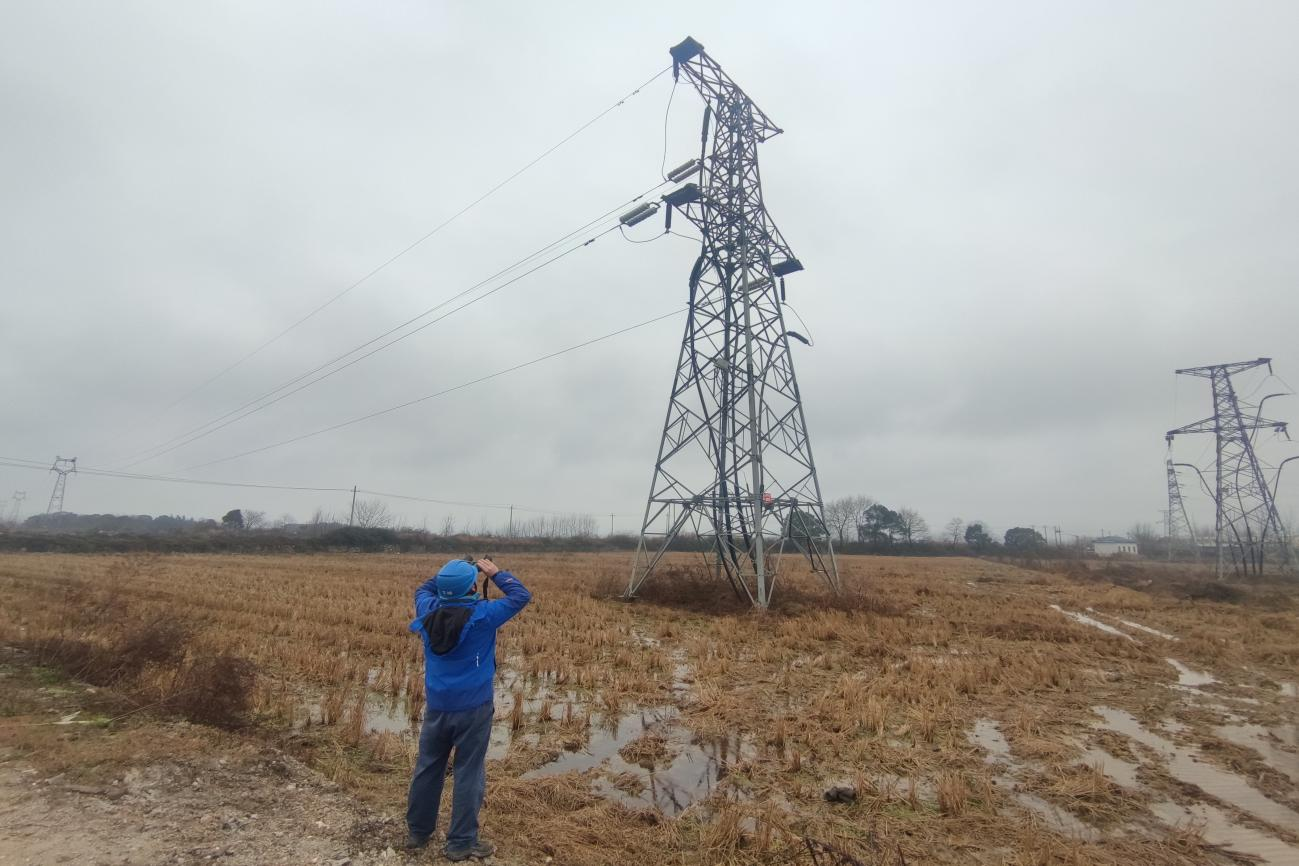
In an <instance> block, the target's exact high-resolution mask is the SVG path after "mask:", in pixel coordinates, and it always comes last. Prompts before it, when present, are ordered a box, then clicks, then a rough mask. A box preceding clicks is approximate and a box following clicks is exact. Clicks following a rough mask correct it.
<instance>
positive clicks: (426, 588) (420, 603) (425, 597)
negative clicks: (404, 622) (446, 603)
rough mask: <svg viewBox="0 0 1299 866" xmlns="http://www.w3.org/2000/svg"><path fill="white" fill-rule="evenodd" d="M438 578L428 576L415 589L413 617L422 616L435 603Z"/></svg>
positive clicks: (418, 617)
mask: <svg viewBox="0 0 1299 866" xmlns="http://www.w3.org/2000/svg"><path fill="white" fill-rule="evenodd" d="M437 600H438V579H437V578H436V577H430V578H429V579H428V580H426V581H424V582H423V583H421V584H420V586H419V589H417V590H415V619H420V618H422V617H423V616H424V615H425V614H427V613H428V612H429V611H430V610H432V609H433V608H434V607H435V606H436V605H437Z"/></svg>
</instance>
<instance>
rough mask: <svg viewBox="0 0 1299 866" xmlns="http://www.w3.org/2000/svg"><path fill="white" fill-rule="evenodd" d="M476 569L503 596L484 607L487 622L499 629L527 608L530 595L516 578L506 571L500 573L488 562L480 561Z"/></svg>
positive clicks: (530, 598)
mask: <svg viewBox="0 0 1299 866" xmlns="http://www.w3.org/2000/svg"><path fill="white" fill-rule="evenodd" d="M478 567H479V568H481V569H482V570H483V572H484V573H485V574H486V575H487V576H488V577H490V578H491V579H492V583H494V584H496V588H497V589H499V590H500V591H501V592H502V593H503V594H504V596H505V597H504V598H497V599H493V600H491V601H489V602H487V605H486V611H487V621H488V622H489V623H491V624H492V627H493V628H500V627H501V626H502V625H504V624H505V623H507V622H509V620H510V618H511V617H513V616H514V615H515V614H517V613H518V612H519V611H521V610H523V609H524V608H525V607H527V606H528V602H530V601H532V593H530V592H528V588H527V587H526V586H524V585H523V584H522V583H520V582H519V579H518V578H517V577H515V576H514V575H512V574H510V573H509V572H508V571H500V570H499V569H497V568H496V566H495V564H493V563H492V562H490V561H489V560H485V559H484V560H481V561H480V562H479V563H478Z"/></svg>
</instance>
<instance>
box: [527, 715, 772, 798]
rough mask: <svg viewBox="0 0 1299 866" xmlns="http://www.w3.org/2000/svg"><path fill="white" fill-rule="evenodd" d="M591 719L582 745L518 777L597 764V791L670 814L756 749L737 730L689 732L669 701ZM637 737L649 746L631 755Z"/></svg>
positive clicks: (706, 793) (708, 792) (703, 794)
mask: <svg viewBox="0 0 1299 866" xmlns="http://www.w3.org/2000/svg"><path fill="white" fill-rule="evenodd" d="M592 725H593V727H592V732H591V737H590V740H589V741H588V743H587V745H586V747H585V748H583V749H581V750H578V751H573V752H565V753H564V754H562V755H560V756H559V757H558V758H556V759H555V760H554V761H552V762H550V763H549V764H546V765H545V766H544V767H540V768H538V769H536V770H533V771H531V772H529V773H525V774H524V776H523V778H525V779H536V778H541V777H544V776H553V775H557V774H559V773H568V772H585V771H589V770H599V771H601V775H600V776H599V777H597V778H596V779H595V780H594V788H595V790H596V792H597V793H599V794H601V795H602V796H605V797H608V798H609V799H612V800H616V801H618V802H620V803H623V804H624V805H627V806H630V807H632V808H646V807H648V808H653V809H657V810H658V811H660V812H662V813H663V814H665V815H673V816H675V815H679V814H681V812H683V811H684V810H685V809H686V808H687V807H689V806H690V805H691V804H692V803H695V802H698V801H700V800H705V799H707V798H708V797H710V796H712V794H713V793H714V792H716V791H717V790H718V788H719V786H720V785H721V783H722V782H723V780H724V779H725V778H726V775H727V772H728V771H729V768H730V766H731V765H732V764H734V763H736V762H738V761H742V760H748V759H751V758H753V757H754V756H755V755H756V754H757V749H756V748H755V747H754V744H753V743H752V742H751V741H750V740H748V739H747V738H746V737H744V736H742V735H739V734H731V735H728V736H726V737H721V738H717V739H704V738H700V737H696V736H694V735H693V734H692V733H691V732H690V730H689V729H688V728H686V727H685V726H684V725H682V724H681V723H680V721H679V720H678V714H677V710H676V708H675V707H657V708H652V709H645V710H640V711H637V712H634V713H630V714H628V715H626V716H623V717H622V718H620V719H618V720H617V722H616V723H615V724H612V725H607V726H604V725H601V724H600V720H599V719H598V717H594V716H593V717H592ZM642 737H644V738H646V740H645V741H643V742H652V748H647V749H645V750H644V753H643V755H642V757H640V758H637V757H635V755H634V754H633V753H631V752H629V751H628V747H629V746H631V747H632V748H633V749H634V748H635V745H634V744H635V743H637V741H641V738H642ZM629 758H630V760H629Z"/></svg>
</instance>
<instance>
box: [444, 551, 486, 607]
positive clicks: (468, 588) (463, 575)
mask: <svg viewBox="0 0 1299 866" xmlns="http://www.w3.org/2000/svg"><path fill="white" fill-rule="evenodd" d="M476 577H478V567H477V566H476V565H474V564H473V563H472V562H465V561H464V560H463V559H453V560H451V561H450V562H448V563H447V564H446V565H444V566H442V570H441V571H439V572H438V598H440V599H442V600H443V601H451V600H453V599H457V598H463V597H465V596H466V595H469V593H470V592H472V591H473V588H474V578H476Z"/></svg>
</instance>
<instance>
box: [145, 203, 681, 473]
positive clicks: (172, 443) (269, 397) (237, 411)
mask: <svg viewBox="0 0 1299 866" xmlns="http://www.w3.org/2000/svg"><path fill="white" fill-rule="evenodd" d="M663 185H664V182H659V183H657V184H655V185H654V186H652V187H650V188H649V189H647V190H645V191H644V192H641V193H639V194H638V195H636V196H633V197H632V198H630V199H628V200H626V201H623V202H619V203H618V204H617V205H615V206H614V207H612V208H610V209H609V210H607V211H605V212H604V213H602V214H600V215H599V216H598V217H596V218H594V219H591V220H588V221H587V222H585V223H583V224H582V225H581V226H579V227H578V228H576V229H573V230H572V231H570V232H567V233H566V234H564V235H563V236H561V237H560V238H557V239H556V240H554V241H551V242H550V243H548V244H546V245H545V246H543V247H541V248H540V249H538V250H536V251H534V252H532V253H530V254H528V255H526V256H524V257H523V258H521V259H519V260H518V261H516V262H514V263H512V264H510V265H508V266H506V267H504V268H502V269H500V270H498V271H497V272H496V273H494V274H492V275H491V276H489V277H486V278H484V279H482V280H479V281H478V282H477V283H474V284H473V285H472V286H470V287H468V288H467V289H464V290H463V291H460V292H457V293H456V294H454V295H452V296H451V297H449V298H446V299H445V300H442V301H440V302H438V303H437V304H434V305H433V306H431V307H429V308H428V309H426V310H424V311H422V312H420V313H418V314H416V315H414V316H412V317H410V318H409V319H406V320H405V321H404V322H402V323H401V324H399V325H396V326H394V327H392V328H389V329H388V330H387V331H384V332H383V333H381V334H379V335H377V336H375V337H372V338H370V339H369V340H367V341H365V342H364V343H361V344H360V345H358V346H355V347H353V348H351V349H349V350H348V351H346V352H344V353H342V354H341V355H337V356H335V357H334V358H331V359H330V360H328V361H326V362H324V363H323V364H319V365H317V366H316V367H313V368H312V369H310V370H307V371H306V372H304V373H301V374H299V375H297V376H295V377H294V378H292V379H289V380H288V381H286V382H283V383H281V384H280V385H278V386H276V387H275V388H272V389H271V390H269V391H266V392H265V393H263V394H261V395H259V396H257V397H255V398H253V399H252V400H249V401H247V402H245V403H243V404H242V405H240V406H238V407H236V408H234V409H231V410H230V411H229V412H226V413H225V414H224V415H221V416H219V417H217V418H214V419H212V420H211V421H208V422H206V423H204V424H200V425H199V426H197V427H194V428H192V429H190V430H187V431H186V432H184V433H181V434H179V435H177V436H173V437H172V438H171V439H168V440H167V441H165V442H162V443H160V444H158V445H154V446H151V447H149V448H146V449H144V450H143V451H138V452H136V453H135V454H133V455H131V456H130V457H127V458H126V461H125V462H124V463H123V464H122V468H128V469H129V468H131V467H133V466H138V465H139V464H141V463H145V462H148V461H150V460H153V459H155V458H157V457H161V456H163V455H164V454H168V453H170V452H172V451H175V450H177V449H178V448H182V447H184V446H186V445H188V444H190V443H191V442H195V441H197V440H199V439H202V438H204V437H206V436H209V435H211V434H212V433H215V432H217V431H218V430H221V429H223V428H225V427H228V426H230V425H231V424H234V423H237V422H238V421H241V420H243V419H244V418H247V417H248V416H249V415H253V414H256V413H257V412H260V411H261V410H263V409H265V408H267V407H269V406H272V405H274V404H276V403H278V402H279V401H280V400H283V399H285V398H286V397H290V396H292V395H293V394H296V393H298V392H299V391H302V390H304V389H306V388H309V387H311V386H312V385H315V384H316V383H317V382H321V381H323V380H325V379H328V378H329V377H331V376H333V375H334V374H335V373H339V372H341V371H342V370H345V369H347V368H348V367H350V366H352V365H353V364H356V363H358V362H360V361H363V360H365V359H366V358H369V357H370V356H371V355H374V354H376V353H378V352H381V351H383V350H384V349H387V348H388V347H389V346H392V345H394V344H396V343H399V342H401V341H402V340H405V339H406V338H407V337H411V336H413V335H415V334H417V333H419V332H420V331H422V330H424V329H425V328H428V327H430V326H432V325H435V324H437V323H438V322H440V321H442V320H443V319H446V318H447V317H449V316H451V315H454V314H455V313H457V312H459V311H461V310H463V309H465V308H466V307H469V306H472V305H473V304H476V303H478V302H479V301H481V300H483V299H485V298H488V297H490V296H491V295H494V294H495V293H496V292H499V291H500V290H502V289H504V288H506V287H507V286H510V285H513V284H514V283H516V282H518V281H519V280H521V279H523V278H524V277H527V276H529V275H531V274H533V273H535V272H537V271H539V270H541V269H542V268H545V267H547V266H549V265H551V264H554V263H555V262H557V261H559V260H560V259H562V258H564V257H566V256H568V255H570V254H571V253H574V252H577V251H578V250H580V249H582V248H583V247H586V246H589V245H591V244H592V243H594V242H595V241H596V240H598V239H599V238H600V237H602V236H604V235H605V234H608V233H609V232H610V231H613V230H614V229H615V228H620V227H621V224H615V225H613V226H610V227H609V228H608V229H606V230H604V231H601V232H600V233H599V234H597V235H595V236H593V237H591V238H588V239H587V240H585V241H583V242H582V243H580V244H577V245H575V246H573V247H570V248H569V249H567V250H565V251H564V252H562V253H560V254H559V255H556V256H553V257H552V258H550V259H548V260H546V261H543V262H541V263H540V264H537V265H535V266H533V267H531V268H529V269H528V270H526V271H524V272H522V273H520V274H516V275H515V276H513V277H511V278H510V279H508V280H506V281H505V282H503V283H501V284H500V285H498V286H496V287H495V288H493V289H491V290H490V291H487V292H484V293H483V294H482V295H479V296H478V297H476V298H472V299H470V300H469V301H467V302H465V303H463V304H461V305H460V306H458V307H455V308H454V309H452V310H450V311H448V312H447V313H444V314H443V315H441V316H438V317H437V318H436V319H433V320H432V321H429V322H425V323H424V324H423V325H420V326H419V327H417V328H413V329H411V330H410V331H408V332H406V333H404V334H401V335H400V336H398V337H395V338H393V339H391V340H389V341H388V342H386V343H383V344H382V345H380V346H378V347H376V348H374V349H371V350H370V351H368V352H365V353H364V354H362V355H359V356H358V357H355V358H352V360H350V361H347V362H346V363H341V364H340V362H342V361H344V360H345V359H347V358H348V357H350V356H352V355H356V354H357V353H358V352H361V351H363V350H365V349H367V348H369V347H370V346H373V345H374V344H375V343H378V342H379V341H381V340H383V339H384V338H386V337H389V336H392V335H393V334H395V333H397V332H398V331H401V330H402V329H404V328H407V327H410V326H411V325H413V324H414V323H415V322H418V321H419V320H420V319H423V318H426V317H427V316H429V315H432V314H433V313H435V312H437V311H438V310H440V309H442V308H443V307H445V306H446V305H448V304H450V303H452V302H454V301H456V300H459V299H460V298H463V297H464V296H466V295H468V294H471V293H472V292H474V291H476V290H478V289H480V288H482V287H483V286H486V285H488V284H490V283H491V282H492V281H494V280H496V279H498V278H499V277H501V276H502V275H504V274H507V273H509V272H510V271H512V270H515V269H516V268H519V267H521V266H523V265H525V264H527V263H528V262H530V261H532V260H534V259H536V258H538V257H539V256H542V255H544V254H546V253H547V252H549V251H551V250H553V249H554V248H555V247H557V246H560V245H561V244H563V243H564V242H566V241H568V240H570V239H571V238H573V237H574V236H577V235H580V234H581V233H582V232H584V231H587V230H589V229H590V228H591V227H592V226H596V225H599V224H600V223H602V222H604V221H605V220H606V219H608V218H609V217H610V216H611V215H612V214H614V213H617V212H618V211H620V210H622V209H624V208H625V207H626V206H627V205H628V204H633V203H635V202H637V201H639V200H641V199H642V198H644V197H645V196H647V195H649V194H650V193H652V192H654V191H655V190H657V189H659V188H661V187H662V186H663ZM335 364H339V366H337V367H336V368H335V369H333V370H329V371H328V372H326V373H324V374H323V375H321V376H317V377H316V378H314V379H311V380H310V381H308V382H306V383H305V384H302V385H299V386H298V387H293V386H294V385H298V383H299V382H302V381H303V380H304V379H308V378H309V377H311V376H315V374H317V373H320V372H321V371H323V370H326V369H327V368H329V367H332V366H334V365H335ZM290 388H292V390H287V391H286V389H290ZM281 392H285V393H281ZM277 394H278V395H279V396H276V395H277ZM263 401H265V402H263ZM258 404H260V405H258ZM245 410H246V411H245Z"/></svg>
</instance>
